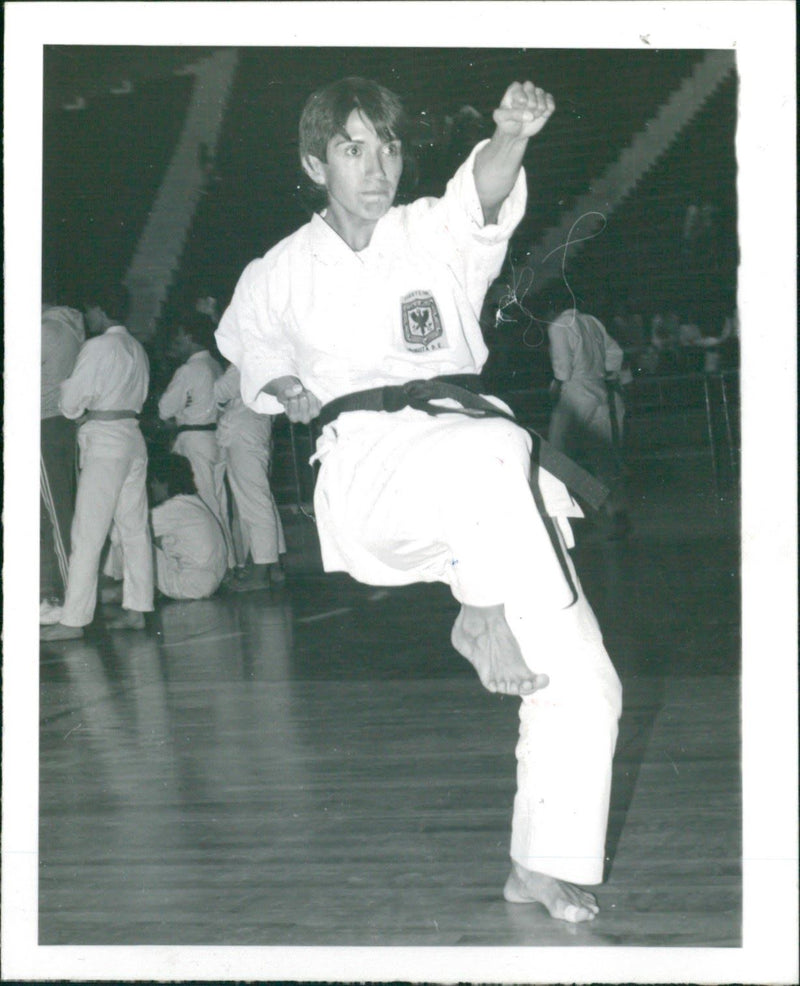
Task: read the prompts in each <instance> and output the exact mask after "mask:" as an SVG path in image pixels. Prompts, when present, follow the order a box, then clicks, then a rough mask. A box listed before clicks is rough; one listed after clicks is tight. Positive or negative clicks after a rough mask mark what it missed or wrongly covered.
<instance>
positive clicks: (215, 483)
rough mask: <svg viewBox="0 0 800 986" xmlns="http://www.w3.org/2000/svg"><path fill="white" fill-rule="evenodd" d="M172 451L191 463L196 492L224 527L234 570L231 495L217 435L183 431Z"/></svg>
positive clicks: (207, 432)
mask: <svg viewBox="0 0 800 986" xmlns="http://www.w3.org/2000/svg"><path fill="white" fill-rule="evenodd" d="M172 451H173V452H176V453H177V454H178V455H183V456H185V457H186V458H187V459H188V460H189V462H190V464H191V466H192V476H193V477H194V485H195V486H196V487H197V493H198V495H199V497H200V499H201V500H202V501H203V503H205V505H206V506H207V507H208V508H209V510H210V511H211V512H212V513H213V514H214V516H215V517H216V518H217V520H218V521H219V523H220V526H221V527H222V533H223V534H224V535H225V545H226V547H227V549H228V567H229V568H232V567H233V565H234V564H235V556H234V551H233V537H232V535H231V525H230V521H229V519H228V494H227V493H226V492H225V462H224V461H223V458H222V455H221V453H220V448H219V445H218V443H217V436H216V435H215V433H214V432H213V431H182V432H181V433H180V434H179V435H178V436H177V437H176V439H175V444H174V445H173V446H172Z"/></svg>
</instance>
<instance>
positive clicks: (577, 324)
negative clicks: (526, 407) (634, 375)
mask: <svg viewBox="0 0 800 986" xmlns="http://www.w3.org/2000/svg"><path fill="white" fill-rule="evenodd" d="M547 335H548V339H549V344H550V361H551V363H552V366H553V381H552V383H551V386H550V392H551V395H552V397H553V399H554V400H555V406H554V407H553V413H552V415H551V417H550V429H549V433H548V439H549V440H550V442H551V443H552V444H553V445H554V446H555V448H557V449H560V450H561V451H563V452H566V453H567V454H568V455H571V456H573V457H574V458H576V459H577V460H578V461H582V462H585V463H586V465H587V467H588V468H590V469H591V470H592V471H593V472H595V473H596V474H597V475H598V476H600V477H601V478H602V479H603V480H604V481H605V482H606V483H607V484H608V485H609V487H610V488H611V490H612V495H611V496H610V497H609V499H608V501H607V504H606V510H605V515H606V517H607V522H608V523H609V524H610V527H609V530H608V533H609V536H611V537H618V536H622V535H624V534H625V533H626V532H627V530H628V527H629V520H628V514H627V506H626V497H625V491H624V484H623V471H622V434H623V423H624V418H625V405H624V403H623V400H622V393H621V374H622V364H623V360H624V353H623V351H622V349H621V348H620V346H619V344H618V343H617V342H616V340H614V339H613V338H612V337H611V336H610V335H609V334H608V332H607V331H606V327H605V326H604V325H603V323H602V322H601V321H600V319H599V318H597V317H595V316H594V315H589V314H586V313H585V312H581V311H578V309H577V308H568V309H566V310H565V311H562V312H561V313H560V314H559V315H557V316H556V317H555V318H552V319H550V320H549V323H548V327H547ZM612 404H613V410H612Z"/></svg>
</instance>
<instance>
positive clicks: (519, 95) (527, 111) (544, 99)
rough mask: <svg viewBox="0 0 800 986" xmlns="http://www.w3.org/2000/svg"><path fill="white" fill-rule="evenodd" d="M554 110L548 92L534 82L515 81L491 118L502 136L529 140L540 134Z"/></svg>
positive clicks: (551, 98) (553, 103) (553, 104)
mask: <svg viewBox="0 0 800 986" xmlns="http://www.w3.org/2000/svg"><path fill="white" fill-rule="evenodd" d="M555 108H556V104H555V100H554V99H553V97H552V96H551V95H550V93H549V92H545V91H544V89H539V88H538V87H537V86H535V85H534V84H533V83H532V82H522V83H520V82H512V83H511V85H510V86H509V87H508V89H506V92H505V95H504V96H503V98H502V99H501V100H500V105H499V106H498V107H497V109H496V110H495V111H494V113H493V114H492V116H493V118H494V122H495V125H496V126H497V129H498V131H499V132H500V133H501V134H503V135H505V136H507V137H515V138H520V139H524V140H527V139H528V137H533V136H534V134H538V133H539V131H540V130H541V129H542V127H543V126H544V125H545V123H547V121H548V120H549V119H550V117H551V116H552V114H553V111H554V110H555Z"/></svg>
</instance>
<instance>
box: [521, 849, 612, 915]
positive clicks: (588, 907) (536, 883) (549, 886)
mask: <svg viewBox="0 0 800 986" xmlns="http://www.w3.org/2000/svg"><path fill="white" fill-rule="evenodd" d="M503 896H504V897H505V899H506V900H507V901H508V902H509V903H511V904H543V905H544V906H545V907H546V908H547V910H548V911H549V912H550V916H551V917H554V918H558V919H559V920H560V921H570V922H572V923H573V924H579V923H580V922H582V921H594V918H595V915H596V914H597V913H598V912H599V911H600V908H599V907H598V906H597V898H596V897H595V895H594V894H592V893H589V891H588V890H582V889H581V888H580V887H577V886H576V885H575V884H574V883H567V882H566V881H565V880H557V879H556V878H555V877H554V876H546V875H545V874H544V873H537V872H536V871H535V870H526V869H525V868H524V867H523V866H520V865H519V864H518V863H512V864H511V873H510V874H509V877H508V879H507V880H506V885H505V887H504V888H503Z"/></svg>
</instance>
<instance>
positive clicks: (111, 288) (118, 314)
mask: <svg viewBox="0 0 800 986" xmlns="http://www.w3.org/2000/svg"><path fill="white" fill-rule="evenodd" d="M95 305H97V307H98V308H100V309H102V311H104V312H105V313H106V315H107V316H108V318H110V319H112V320H116V321H119V322H124V321H125V320H126V319H127V317H128V306H129V305H130V294H129V292H128V289H127V287H126V286H125V285H124V284H122V283H120V282H119V281H97V282H95V283H93V284H87V285H85V286H84V289H83V307H84V309H86V308H94V306H95Z"/></svg>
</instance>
